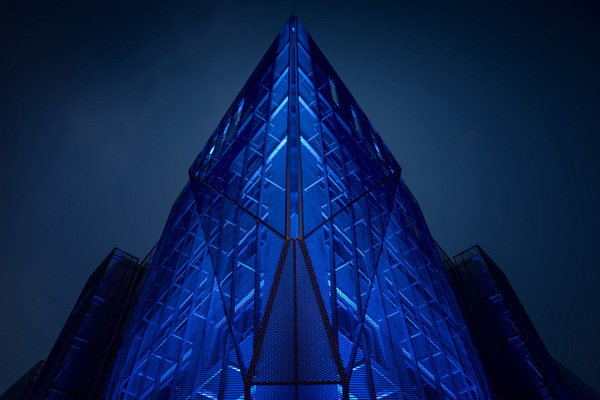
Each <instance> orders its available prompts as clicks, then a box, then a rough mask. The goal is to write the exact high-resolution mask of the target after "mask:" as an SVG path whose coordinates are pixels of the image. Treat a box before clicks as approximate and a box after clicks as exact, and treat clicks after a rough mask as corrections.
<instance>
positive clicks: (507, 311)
mask: <svg viewBox="0 0 600 400" xmlns="http://www.w3.org/2000/svg"><path fill="white" fill-rule="evenodd" d="M444 264H445V265H446V268H447V269H448V271H449V273H450V283H451V284H452V286H453V288H454V291H455V293H456V295H457V296H458V298H459V301H460V303H461V306H462V307H463V310H464V314H465V315H466V319H467V323H468V326H469V328H470V331H471V333H472V335H473V339H474V342H475V345H476V347H477V349H478V350H479V354H480V355H481V358H482V361H483V365H484V367H485V369H486V372H487V376H488V377H489V380H490V383H491V386H492V388H493V390H494V392H495V393H496V394H497V397H498V398H500V399H523V400H529V399H531V400H541V399H543V400H548V399H580V400H600V395H598V393H596V392H595V391H594V390H593V389H591V388H590V387H589V386H587V385H586V384H585V383H584V382H582V381H581V380H580V379H579V378H577V377H576V376H575V375H574V374H573V373H572V372H571V371H569V370H568V369H566V368H565V367H564V366H562V364H560V363H559V362H557V361H556V360H554V359H553V358H552V356H551V355H550V353H549V352H548V350H547V349H546V346H544V343H543V342H542V339H541V338H540V336H539V335H538V333H537V331H536V329H535V328H534V326H533V323H532V322H531V320H530V319H529V317H528V316H527V313H526V312H525V309H524V308H523V306H522V305H521V302H520V301H519V298H518V297H517V295H516V293H515V291H514V290H513V288H512V287H511V285H510V283H509V282H508V279H507V278H506V276H505V275H504V273H503V272H502V271H501V270H500V268H499V267H498V266H497V265H496V263H495V262H494V261H493V260H492V259H491V258H490V257H489V256H488V255H487V254H486V253H485V251H483V250H482V249H481V248H480V247H479V246H474V247H472V248H470V249H468V250H465V251H464V252H462V253H460V254H458V255H457V256H455V257H454V258H453V260H450V259H446V260H445V263H444Z"/></svg>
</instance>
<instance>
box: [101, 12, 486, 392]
mask: <svg viewBox="0 0 600 400" xmlns="http://www.w3.org/2000/svg"><path fill="white" fill-rule="evenodd" d="M400 171H401V169H400V167H399V165H398V163H397V162H396V160H395V159H394V157H393V156H392V155H391V153H390V152H389V150H388V149H387V147H386V145H385V144H384V143H383V141H382V140H381V138H380V136H379V135H378V133H377V132H376V131H375V129H374V128H373V126H372V125H371V123H370V122H369V120H368V119H367V117H366V115H365V114H364V113H363V112H362V110H361V109H360V107H359V106H358V104H357V103H356V101H355V100H354V98H353V97H352V95H351V94H350V92H349V91H348V89H347V88H346V86H345V85H344V84H343V83H342V81H341V80H340V78H339V77H338V75H337V74H336V73H335V71H334V70H333V68H332V67H331V66H330V64H329V63H328V62H327V60H326V59H325V57H324V56H323V54H322V53H321V51H320V50H319V49H318V48H317V46H316V44H315V43H314V41H313V40H312V39H311V38H310V36H309V35H308V33H307V32H306V30H305V28H304V27H303V26H302V25H301V24H300V23H299V22H298V20H297V18H296V17H295V16H292V17H291V18H290V20H289V21H288V23H287V24H286V26H285V27H284V28H283V30H282V31H281V32H280V34H279V35H278V36H277V38H276V40H275V42H274V43H273V44H272V45H271V47H270V48H269V49H268V51H267V53H266V55H265V56H264V58H263V59H262V61H261V62H260V64H259V65H258V67H257V69H256V70H255V71H254V73H253V74H252V76H251V77H250V79H249V80H248V82H247V83H246V85H245V86H244V88H243V89H242V91H241V92H240V94H239V95H238V96H237V98H236V99H235V101H234V102H233V104H232V106H231V107H230V108H229V110H228V111H227V113H226V114H225V116H224V118H223V119H222V121H221V122H220V124H219V126H218V127H217V129H216V131H215V132H214V133H213V135H212V136H211V138H210V139H209V141H208V143H207V144H206V146H205V147H204V148H203V150H202V151H201V153H200V155H199V156H198V158H197V159H196V160H195V162H194V163H193V165H192V166H191V168H190V170H189V176H190V181H189V183H188V184H187V185H186V186H185V187H184V189H183V190H182V192H181V194H180V196H179V198H178V199H177V201H176V202H175V204H174V206H173V208H172V211H171V214H170V216H169V218H168V221H167V224H166V227H165V230H164V232H163V235H162V237H161V239H160V241H159V243H158V246H157V249H156V253H155V256H154V258H153V261H152V263H151V265H150V269H149V271H148V276H147V278H146V282H145V285H144V288H143V290H142V292H141V294H140V297H139V300H138V302H137V305H136V309H135V311H134V316H133V319H132V323H131V325H130V326H129V329H128V332H127V335H126V338H125V339H124V344H123V346H122V347H121V349H120V352H119V355H118V357H117V361H116V364H115V368H114V371H113V374H112V377H111V379H110V383H109V385H108V388H107V391H106V393H105V396H106V398H108V399H115V400H116V399H140V400H141V399H242V398H246V399H271V398H273V399H275V398H278V399H294V398H297V399H350V398H352V399H370V398H386V399H488V398H493V397H492V395H491V393H490V391H489V389H488V383H487V379H486V377H485V374H484V372H483V367H482V365H481V363H480V360H479V356H478V354H477V352H476V350H475V349H474V346H473V344H472V341H471V338H470V335H469V332H468V330H467V328H466V325H465V322H464V319H463V317H462V313H461V311H460V308H459V306H458V303H457V300H456V298H455V296H454V294H453V293H452V291H451V288H450V285H449V283H448V282H447V277H446V275H445V274H446V273H445V271H444V268H443V265H442V262H441V259H440V257H439V255H438V253H437V251H436V248H435V243H434V242H433V239H432V238H431V235H430V233H429V230H428V229H427V226H426V224H425V221H424V219H423V216H422V214H421V211H420V209H419V206H418V204H417V202H416V201H415V199H414V197H413V196H412V195H411V193H410V191H409V190H408V188H407V187H406V185H405V184H404V182H403V181H402V179H401V178H400Z"/></svg>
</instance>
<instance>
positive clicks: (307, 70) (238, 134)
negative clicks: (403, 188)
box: [190, 14, 400, 238]
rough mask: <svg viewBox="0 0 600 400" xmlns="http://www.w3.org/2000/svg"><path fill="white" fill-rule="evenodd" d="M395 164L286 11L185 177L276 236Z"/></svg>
mask: <svg viewBox="0 0 600 400" xmlns="http://www.w3.org/2000/svg"><path fill="white" fill-rule="evenodd" d="M399 171H400V167H399V166H398V163H397V162H396V160H395V159H394V157H393V156H392V154H391V153H390V152H389V150H388V149H387V147H386V146H385V144H384V143H383V141H382V140H381V138H380V137H379V135H378V134H377V132H376V131H375V129H374V128H373V126H372V125H371V123H370V122H369V119H368V118H367V116H366V115H365V114H364V112H363V111H362V110H361V109H360V107H359V106H358V104H357V102H356V100H355V99H354V97H353V96H352V95H351V94H350V91H349V90H348V89H347V88H346V86H345V85H344V83H343V82H342V80H341V79H340V78H339V76H338V75H337V73H336V72H335V71H334V69H333V67H332V66H331V65H330V64H329V62H328V61H327V59H326V58H325V56H324V55H323V53H322V52H321V50H320V49H319V48H318V46H317V45H316V43H315V42H314V41H313V39H312V38H311V37H310V35H309V34H308V31H307V30H306V28H305V27H304V26H303V25H302V24H301V23H300V22H299V20H298V17H297V16H296V15H295V14H292V15H291V16H290V18H289V20H288V21H287V23H286V24H285V26H284V27H283V29H282V30H281V31H280V32H279V34H278V35H277V37H276V38H275V40H274V42H273V43H272V44H271V46H270V47H269V49H268V50H267V52H266V53H265V55H264V57H263V59H262V60H261V61H260V63H259V64H258V66H257V68H256V69H255V71H254V72H253V74H252V75H251V77H250V79H248V81H247V82H246V84H245V85H244V87H243V88H242V90H241V92H240V93H239V95H238V96H237V97H236V99H235V101H234V102H233V104H232V105H231V107H230V108H229V110H228V111H227V113H226V114H225V116H224V117H223V119H222V120H221V122H220V124H219V126H218V127H217V129H216V130H215V132H214V133H213V134H212V136H211V137H210V139H209V140H208V143H207V144H206V146H205V147H204V149H203V150H202V152H201V153H200V155H199V156H198V158H197V159H196V161H195V162H194V164H193V165H192V167H191V168H190V176H191V177H192V180H193V181H198V182H200V183H202V184H207V185H209V186H210V187H211V188H213V189H214V190H216V191H218V192H219V193H221V194H223V195H224V196H226V197H228V198H229V199H231V200H232V201H234V202H236V203H237V204H238V205H240V206H241V207H243V208H244V209H245V210H246V211H247V212H249V213H250V214H252V215H254V216H255V217H256V218H257V219H259V220H260V221H261V222H263V223H264V224H266V225H267V226H269V227H270V228H271V229H273V230H274V231H275V232H277V233H278V234H279V235H281V236H283V237H286V238H302V237H305V236H307V235H308V234H310V232H312V231H314V230H315V229H316V228H317V227H318V226H320V225H321V224H322V223H324V222H325V221H326V220H327V219H329V218H331V216H332V215H334V214H335V213H337V212H339V211H340V210H341V209H342V208H344V207H346V206H348V205H349V204H350V203H352V202H353V201H355V200H356V199H357V198H359V197H361V196H363V195H364V194H365V193H366V192H368V191H369V190H372V189H373V188H374V187H375V186H376V185H379V184H380V183H381V182H383V181H384V180H386V179H387V178H389V177H390V176H391V175H392V174H394V173H396V172H399ZM306 209H308V210H307V211H308V212H306V213H305V212H304V210H306Z"/></svg>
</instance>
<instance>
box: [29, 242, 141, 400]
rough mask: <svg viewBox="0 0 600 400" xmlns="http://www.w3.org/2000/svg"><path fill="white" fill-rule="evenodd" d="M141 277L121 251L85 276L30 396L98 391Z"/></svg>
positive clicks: (64, 399) (71, 397)
mask: <svg viewBox="0 0 600 400" xmlns="http://www.w3.org/2000/svg"><path fill="white" fill-rule="evenodd" d="M141 277H142V274H141V268H140V267H139V266H138V259H137V258H135V257H133V256H130V255H129V254H127V253H124V252H122V251H121V250H119V249H114V250H113V251H112V252H111V253H110V254H109V255H108V256H107V257H106V259H105V260H104V261H103V262H102V264H100V266H99V267H98V268H97V269H96V270H95V271H94V273H93V274H92V276H90V278H89V279H88V281H87V283H86V285H85V288H84V289H83V291H82V292H81V295H80V296H79V299H78V300H77V303H76V304H75V307H74V308H73V311H72V312H71V315H69V318H68V319H67V322H66V324H65V326H64V328H63V330H62V331H61V333H60V335H59V337H58V339H57V340H56V343H55V344H54V347H53V348H52V350H51V352H50V354H49V356H48V360H47V361H46V364H45V366H44V368H43V369H42V372H41V375H40V378H39V380H38V381H39V383H38V384H37V385H36V386H35V389H34V390H33V393H32V394H31V396H30V397H27V398H28V399H36V400H37V399H44V400H46V399H47V400H76V399H81V400H84V399H92V398H98V397H99V396H100V395H101V394H102V392H103V390H104V385H105V383H106V379H107V378H108V375H109V374H110V371H111V369H110V366H111V361H112V360H113V359H114V356H115V354H116V351H117V349H118V347H119V345H120V340H121V338H122V336H123V333H124V332H123V331H124V329H123V328H124V325H125V322H126V320H127V317H128V313H129V310H130V309H131V306H132V304H133V300H134V297H135V296H134V295H135V290H136V285H138V284H139V282H140V279H141Z"/></svg>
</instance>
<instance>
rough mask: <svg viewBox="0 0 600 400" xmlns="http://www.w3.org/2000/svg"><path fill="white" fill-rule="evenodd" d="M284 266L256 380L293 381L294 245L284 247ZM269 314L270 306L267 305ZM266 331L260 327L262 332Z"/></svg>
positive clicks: (268, 322)
mask: <svg viewBox="0 0 600 400" xmlns="http://www.w3.org/2000/svg"><path fill="white" fill-rule="evenodd" d="M281 259H282V260H285V261H284V262H283V265H282V266H279V267H278V268H282V270H281V275H280V278H279V281H278V282H274V285H275V284H276V285H277V287H276V288H275V289H274V290H276V292H275V296H274V298H273V306H272V308H271V310H270V315H268V317H267V316H265V320H266V318H268V320H267V321H266V329H264V339H263V342H262V346H261V348H260V349H259V351H260V354H259V355H258V364H257V366H256V373H255V375H254V382H294V381H295V380H296V373H295V367H294V354H295V348H294V312H293V309H294V269H293V249H292V246H289V250H288V246H287V245H286V246H284V249H283V251H282V257H281ZM266 312H267V313H268V312H269V309H268V307H267V311H266ZM262 331H263V330H262V329H261V333H263V332H262Z"/></svg>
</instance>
